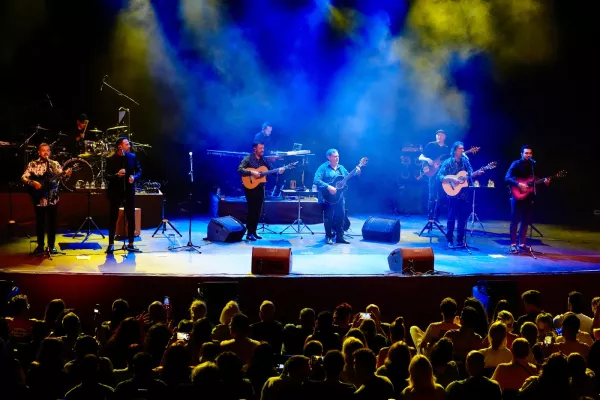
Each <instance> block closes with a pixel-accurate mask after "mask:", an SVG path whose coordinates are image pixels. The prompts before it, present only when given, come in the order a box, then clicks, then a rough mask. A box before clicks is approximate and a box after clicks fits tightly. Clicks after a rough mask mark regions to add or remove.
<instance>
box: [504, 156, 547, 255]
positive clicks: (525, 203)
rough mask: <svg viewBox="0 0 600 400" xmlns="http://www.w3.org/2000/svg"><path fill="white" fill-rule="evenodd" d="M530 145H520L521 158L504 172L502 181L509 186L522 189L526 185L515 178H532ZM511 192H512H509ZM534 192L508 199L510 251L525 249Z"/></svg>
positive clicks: (532, 167) (532, 166) (532, 168)
mask: <svg viewBox="0 0 600 400" xmlns="http://www.w3.org/2000/svg"><path fill="white" fill-rule="evenodd" d="M532 157H533V150H532V148H531V146H529V145H524V146H523V147H521V158H520V159H518V160H516V161H513V163H512V164H510V168H509V169H508V171H507V172H506V177H505V178H504V181H505V182H506V183H507V184H508V186H509V188H510V187H512V186H518V187H519V188H520V189H522V190H526V189H527V185H526V184H524V183H519V182H517V179H522V178H533V177H534V173H535V160H534V159H533V158H532ZM544 183H545V184H546V185H549V184H550V179H544ZM511 193H512V192H511ZM534 195H535V193H532V194H530V195H529V196H527V197H525V198H524V199H523V200H517V199H515V198H514V197H513V196H511V199H510V243H511V244H510V252H511V253H513V254H516V253H518V252H519V250H521V251H523V250H527V248H526V243H527V229H528V228H529V225H530V224H531V216H532V214H533V198H534ZM519 220H521V228H520V230H519V247H517V225H518V224H519Z"/></svg>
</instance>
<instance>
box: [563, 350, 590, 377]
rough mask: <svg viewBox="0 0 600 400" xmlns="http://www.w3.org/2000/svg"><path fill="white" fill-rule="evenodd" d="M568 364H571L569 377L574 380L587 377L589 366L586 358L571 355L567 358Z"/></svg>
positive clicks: (577, 354)
mask: <svg viewBox="0 0 600 400" xmlns="http://www.w3.org/2000/svg"><path fill="white" fill-rule="evenodd" d="M567 363H568V364H569V375H571V378H573V380H577V379H581V378H582V377H585V372H586V369H587V364H586V362H585V358H583V356H582V355H581V354H579V353H571V354H569V357H567Z"/></svg>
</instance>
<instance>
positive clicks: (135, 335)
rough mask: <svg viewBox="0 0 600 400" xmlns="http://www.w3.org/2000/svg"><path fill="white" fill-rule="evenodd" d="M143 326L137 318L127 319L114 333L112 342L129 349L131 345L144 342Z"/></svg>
mask: <svg viewBox="0 0 600 400" xmlns="http://www.w3.org/2000/svg"><path fill="white" fill-rule="evenodd" d="M143 337H144V336H143V330H142V324H140V322H139V321H138V320H137V319H135V318H131V317H129V318H125V319H124V320H123V321H121V323H120V324H119V326H118V328H117V329H116V330H115V332H114V333H113V336H112V338H111V341H114V342H115V344H116V345H118V346H123V347H125V348H128V347H129V345H131V344H134V343H137V344H141V343H142V341H143Z"/></svg>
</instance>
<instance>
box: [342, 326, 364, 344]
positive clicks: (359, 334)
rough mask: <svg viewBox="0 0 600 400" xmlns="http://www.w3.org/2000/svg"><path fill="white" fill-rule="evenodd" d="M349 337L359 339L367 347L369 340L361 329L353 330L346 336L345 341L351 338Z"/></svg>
mask: <svg viewBox="0 0 600 400" xmlns="http://www.w3.org/2000/svg"><path fill="white" fill-rule="evenodd" d="M349 337H353V338H357V339H358V340H360V341H361V342H362V343H363V344H364V345H365V346H366V345H367V338H366V337H365V334H364V333H363V331H361V330H360V329H359V328H351V329H350V330H349V331H348V332H347V333H346V335H345V336H344V339H345V338H349Z"/></svg>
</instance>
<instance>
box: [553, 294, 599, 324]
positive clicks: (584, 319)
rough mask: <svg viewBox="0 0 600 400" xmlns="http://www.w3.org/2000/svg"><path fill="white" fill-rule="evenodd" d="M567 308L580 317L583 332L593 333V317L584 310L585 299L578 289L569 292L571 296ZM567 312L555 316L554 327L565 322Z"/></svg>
mask: <svg viewBox="0 0 600 400" xmlns="http://www.w3.org/2000/svg"><path fill="white" fill-rule="evenodd" d="M567 310H568V311H569V312H572V313H573V314H575V315H576V316H577V318H579V322H580V323H581V328H580V329H581V330H582V331H583V332H586V333H589V334H592V322H593V320H592V318H590V317H588V316H587V315H585V314H584V313H583V312H584V310H585V300H584V298H583V295H582V294H581V293H579V292H577V291H573V292H571V293H569V298H568V300H567ZM565 316H566V314H559V315H557V316H556V317H554V327H555V328H560V327H561V326H562V324H563V320H564V318H565Z"/></svg>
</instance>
